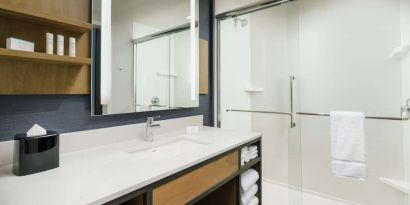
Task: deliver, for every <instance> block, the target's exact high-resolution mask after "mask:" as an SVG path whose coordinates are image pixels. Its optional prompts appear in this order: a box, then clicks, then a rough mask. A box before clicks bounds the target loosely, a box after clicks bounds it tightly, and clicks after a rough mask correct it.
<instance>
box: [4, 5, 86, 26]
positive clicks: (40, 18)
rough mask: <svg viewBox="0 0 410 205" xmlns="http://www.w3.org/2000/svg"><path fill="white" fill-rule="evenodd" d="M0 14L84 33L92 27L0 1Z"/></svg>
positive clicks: (84, 23)
mask: <svg viewBox="0 0 410 205" xmlns="http://www.w3.org/2000/svg"><path fill="white" fill-rule="evenodd" d="M0 16H5V17H7V18H13V19H18V20H22V21H29V22H34V23H39V24H44V25H48V26H53V27H59V28H63V29H65V30H69V31H74V32H79V33H86V32H89V31H90V30H91V29H92V25H91V24H90V23H87V22H82V21H78V20H74V19H70V18H66V17H62V16H56V15H51V14H47V13H43V12H40V11H34V10H29V9H25V8H21V7H17V6H14V5H10V4H5V3H0Z"/></svg>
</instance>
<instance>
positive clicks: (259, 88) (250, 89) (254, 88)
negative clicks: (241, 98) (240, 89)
mask: <svg viewBox="0 0 410 205" xmlns="http://www.w3.org/2000/svg"><path fill="white" fill-rule="evenodd" d="M263 91H265V89H264V88H262V87H247V88H245V92H263Z"/></svg>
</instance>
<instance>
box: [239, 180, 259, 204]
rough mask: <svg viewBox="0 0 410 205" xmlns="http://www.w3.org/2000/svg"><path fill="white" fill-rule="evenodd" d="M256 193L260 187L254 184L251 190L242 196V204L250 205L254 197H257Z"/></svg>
mask: <svg viewBox="0 0 410 205" xmlns="http://www.w3.org/2000/svg"><path fill="white" fill-rule="evenodd" d="M256 193H258V185H257V184H254V185H252V186H251V188H249V190H248V191H246V192H245V193H242V194H241V202H242V204H248V203H249V202H250V201H251V199H252V197H254V196H255V194H256Z"/></svg>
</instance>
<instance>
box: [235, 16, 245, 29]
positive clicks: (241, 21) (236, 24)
mask: <svg viewBox="0 0 410 205" xmlns="http://www.w3.org/2000/svg"><path fill="white" fill-rule="evenodd" d="M238 22H240V23H241V26H242V27H245V26H246V25H248V19H241V18H238V17H235V26H238Z"/></svg>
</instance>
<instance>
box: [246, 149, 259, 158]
mask: <svg viewBox="0 0 410 205" xmlns="http://www.w3.org/2000/svg"><path fill="white" fill-rule="evenodd" d="M255 155H256V156H258V150H254V151H249V152H248V157H249V158H250V159H253V158H252V156H255Z"/></svg>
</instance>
